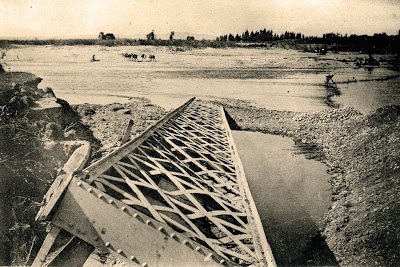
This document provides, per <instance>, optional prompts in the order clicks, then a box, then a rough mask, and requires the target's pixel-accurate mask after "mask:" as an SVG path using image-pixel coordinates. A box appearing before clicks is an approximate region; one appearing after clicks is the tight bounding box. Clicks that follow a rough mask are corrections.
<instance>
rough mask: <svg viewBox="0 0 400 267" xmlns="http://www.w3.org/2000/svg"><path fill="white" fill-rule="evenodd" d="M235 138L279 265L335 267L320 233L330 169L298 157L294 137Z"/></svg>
mask: <svg viewBox="0 0 400 267" xmlns="http://www.w3.org/2000/svg"><path fill="white" fill-rule="evenodd" d="M233 137H234V139H235V143H236V145H237V148H238V151H239V155H240V158H241V160H242V163H243V167H244V170H245V173H246V177H247V181H248V184H249V187H250V190H251V192H252V195H253V198H254V201H255V203H256V206H257V209H258V212H259V214H260V217H261V221H262V224H263V227H264V231H265V233H266V236H267V240H268V242H269V243H270V246H271V248H272V251H273V253H274V256H275V260H276V261H277V263H278V265H335V260H334V257H333V254H332V252H331V251H330V250H329V248H328V247H327V245H326V244H325V241H324V240H323V238H321V236H320V234H319V228H320V227H322V219H323V215H324V213H325V212H327V211H328V208H329V206H330V204H331V194H330V186H329V183H328V179H329V175H328V174H327V172H326V170H327V167H326V165H325V164H323V163H320V162H317V161H313V160H307V159H306V158H305V157H304V156H303V155H299V154H298V153H296V151H295V150H296V148H295V146H294V142H293V141H292V140H291V139H287V138H283V137H280V136H275V135H267V134H262V133H254V132H244V131H234V132H233Z"/></svg>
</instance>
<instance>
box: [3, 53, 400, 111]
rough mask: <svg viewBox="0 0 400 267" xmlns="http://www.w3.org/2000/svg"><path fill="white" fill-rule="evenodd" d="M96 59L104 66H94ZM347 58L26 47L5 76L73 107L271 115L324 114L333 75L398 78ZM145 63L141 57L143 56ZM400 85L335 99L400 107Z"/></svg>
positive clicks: (351, 89) (348, 90) (351, 87)
mask: <svg viewBox="0 0 400 267" xmlns="http://www.w3.org/2000/svg"><path fill="white" fill-rule="evenodd" d="M123 53H136V54H138V55H141V54H146V55H150V54H153V55H155V57H156V59H155V61H154V62H152V61H149V60H148V59H145V60H144V61H141V60H139V62H133V61H132V60H127V59H125V58H124V57H123V56H122V54H123ZM93 55H95V56H96V58H97V59H99V60H100V61H98V62H90V59H91V58H92V56H93ZM365 56H366V55H360V54H352V53H342V54H327V55H324V56H319V55H316V54H313V53H302V52H298V51H294V50H281V49H271V50H266V49H246V48H231V49H212V48H207V49H189V48H186V49H176V48H174V47H153V46H130V47H128V46H127V47H124V46H118V47H100V46H21V47H19V48H16V49H11V50H8V51H7V53H6V57H5V58H4V59H3V61H4V62H5V63H6V66H5V67H6V69H8V70H12V71H26V72H31V73H34V74H36V75H37V76H39V77H41V78H43V81H42V83H41V85H40V86H41V87H51V88H52V89H53V90H54V92H55V93H56V95H57V96H58V97H60V98H63V99H65V100H67V101H68V102H69V103H71V104H78V103H110V102H123V101H127V100H128V99H129V97H146V98H149V99H150V100H151V101H152V102H154V103H156V104H159V105H161V106H163V107H165V108H167V109H171V108H176V107H177V106H179V105H180V104H182V103H183V102H185V101H186V100H187V99H189V98H191V97H193V96H195V97H203V98H215V97H223V98H233V99H241V100H247V101H249V102H251V103H252V104H254V105H256V106H259V107H264V108H267V109H276V110H292V111H306V112H307V111H319V110H322V109H325V108H327V105H326V103H325V100H326V94H327V92H326V88H325V87H324V86H322V84H323V82H324V79H325V76H326V75H327V74H329V73H330V74H335V76H334V80H335V81H348V80H351V79H353V77H354V78H355V79H358V80H365V79H367V80H368V79H377V78H382V77H387V76H393V75H398V74H399V73H398V72H395V71H392V70H390V69H388V68H384V67H383V66H382V67H381V68H376V69H374V70H373V71H368V70H366V69H364V68H359V69H358V68H355V64H354V63H353V62H350V63H349V62H348V61H352V60H353V61H354V60H355V59H356V58H363V57H365ZM139 58H140V57H139ZM399 84H400V78H398V79H394V80H390V81H380V82H377V83H373V84H370V83H368V82H360V83H351V84H343V85H340V86H339V89H341V88H343V90H341V91H342V95H341V96H340V97H339V98H338V99H336V101H337V102H338V103H340V104H341V105H342V106H344V107H348V106H353V107H355V108H358V109H360V110H362V111H370V110H374V109H376V108H377V107H380V106H382V105H386V104H398V103H400V91H399V90H400V89H399V86H396V85H399Z"/></svg>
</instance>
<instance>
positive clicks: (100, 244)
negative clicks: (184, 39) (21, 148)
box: [33, 99, 275, 266]
mask: <svg viewBox="0 0 400 267" xmlns="http://www.w3.org/2000/svg"><path fill="white" fill-rule="evenodd" d="M82 149H83V148H82ZM80 153H81V154H80V156H79V152H78V157H77V158H78V159H79V160H80V161H79V160H78V161H79V162H82V161H83V159H84V158H85V157H84V156H83V154H84V153H83V152H82V150H81V152H80ZM67 165H68V163H67ZM78 165H82V163H79V164H78ZM76 170H79V167H76V168H75V169H74V168H71V167H68V166H67V168H65V170H64V173H63V174H62V175H60V176H59V177H58V178H57V179H56V181H55V182H54V184H53V186H52V188H50V190H49V192H48V193H47V195H46V197H45V205H44V206H43V207H42V209H41V210H40V211H39V213H38V216H37V219H39V220H50V221H51V225H52V228H51V230H50V232H49V234H48V237H47V238H46V240H45V242H44V243H43V245H42V248H41V250H40V251H39V254H38V256H37V257H36V259H35V262H34V264H33V265H35V266H42V265H46V264H48V263H50V265H52V264H53V265H70V264H74V265H82V264H83V263H84V262H85V261H86V259H87V257H88V256H89V255H90V253H91V252H92V251H93V249H94V248H95V247H96V248H98V249H99V250H101V251H105V252H110V253H111V254H113V255H115V256H116V257H118V258H119V259H120V260H122V261H124V262H125V263H126V264H127V265H132V266H237V265H239V266H275V262H274V258H273V256H272V253H271V250H270V247H269V245H268V243H267V241H266V238H265V234H264V231H263V229H262V225H261V221H260V218H259V215H258V213H257V209H256V207H255V204H254V202H253V199H252V197H251V193H250V191H249V188H248V186H247V181H246V177H245V174H244V171H243V167H242V165H241V162H240V159H239V156H238V154H237V151H236V147H235V144H234V142H233V138H232V135H231V132H230V128H229V125H228V123H227V120H226V116H225V112H224V110H223V108H222V107H220V106H217V105H214V104H211V103H208V102H202V101H196V100H194V99H191V100H189V101H188V102H187V103H185V104H184V105H183V106H181V107H180V108H178V109H176V110H174V111H172V112H170V113H169V114H167V115H166V116H165V117H164V118H163V119H161V120H160V121H159V122H157V123H156V124H154V125H153V126H151V127H150V128H149V129H147V130H146V131H145V132H144V133H143V134H142V135H140V136H139V137H137V138H135V139H134V140H131V141H129V142H127V143H126V144H124V145H122V146H121V147H120V148H119V149H118V150H116V151H114V152H113V153H111V154H109V155H107V156H105V157H104V158H102V159H100V160H99V161H98V162H96V163H94V164H92V165H91V166H89V167H87V168H86V169H84V170H83V171H82V172H78V174H77V172H76ZM60 233H62V235H63V236H64V238H65V236H70V238H69V240H68V242H64V243H65V244H63V245H62V246H61V248H58V249H57V250H56V251H54V249H53V251H54V252H53V253H51V251H52V249H51V247H52V246H53V243H55V242H56V239H57V236H60V235H61V234H60ZM56 243H57V242H56ZM49 255H50V256H52V257H49ZM49 258H52V259H49Z"/></svg>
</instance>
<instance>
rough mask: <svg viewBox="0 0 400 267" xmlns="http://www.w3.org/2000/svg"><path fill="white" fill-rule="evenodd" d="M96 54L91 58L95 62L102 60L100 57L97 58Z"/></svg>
mask: <svg viewBox="0 0 400 267" xmlns="http://www.w3.org/2000/svg"><path fill="white" fill-rule="evenodd" d="M95 56H96V55H93V56H92V60H90V61H91V62H94V61H100V59H96V57H95Z"/></svg>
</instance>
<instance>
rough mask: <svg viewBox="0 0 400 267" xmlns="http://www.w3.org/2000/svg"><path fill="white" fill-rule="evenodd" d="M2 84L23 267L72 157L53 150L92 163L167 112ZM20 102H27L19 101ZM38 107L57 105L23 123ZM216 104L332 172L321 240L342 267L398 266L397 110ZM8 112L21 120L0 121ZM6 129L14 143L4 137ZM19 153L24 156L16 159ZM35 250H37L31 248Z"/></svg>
mask: <svg viewBox="0 0 400 267" xmlns="http://www.w3.org/2000/svg"><path fill="white" fill-rule="evenodd" d="M1 75H3V74H1ZM14 76H15V77H14ZM0 79H2V81H3V83H2V86H3V87H2V92H3V93H4V92H8V93H7V94H6V96H7V97H9V99H8V101H5V102H4V103H2V106H3V107H4V108H3V109H2V110H3V113H2V114H1V121H0V123H1V125H0V126H1V129H2V130H4V131H2V135H1V138H2V148H5V149H3V150H2V151H4V152H3V153H2V155H1V156H2V158H1V167H2V168H3V169H4V170H7V172H8V173H11V174H12V176H13V177H14V181H13V182H12V183H11V184H12V186H10V187H9V189H10V190H11V191H7V192H5V193H6V194H8V195H9V196H11V197H10V199H11V200H12V203H11V205H12V206H13V209H14V210H10V209H7V208H5V209H4V210H2V212H3V213H4V212H9V213H14V214H15V215H13V216H14V217H13V219H12V220H11V221H9V222H7V224H5V225H3V226H4V227H9V228H10V227H11V228H12V229H13V230H12V231H11V236H12V238H11V239H10V242H11V245H12V252H13V253H14V254H13V264H14V265H18V264H23V263H25V262H26V257H27V256H29V255H28V253H29V251H30V248H31V247H33V248H34V249H33V251H34V250H35V248H36V246H37V244H40V242H39V241H40V238H41V236H43V229H44V228H43V226H40V225H36V224H35V223H34V222H33V218H34V214H35V212H36V211H37V209H38V207H39V202H40V199H41V196H42V195H43V194H44V192H45V191H46V190H47V188H48V186H49V185H50V184H51V182H52V180H53V179H54V178H55V175H56V170H57V169H58V168H60V166H62V164H63V163H62V162H63V161H65V160H66V158H67V157H68V155H69V153H70V152H69V151H68V149H61V150H62V151H64V152H63V153H61V154H62V155H59V157H56V159H57V160H52V161H49V158H53V159H55V157H54V153H55V151H58V150H60V149H59V148H60V147H58V146H57V144H59V143H60V142H61V141H67V140H69V141H71V140H77V139H84V140H88V141H90V142H92V144H93V145H94V148H95V151H97V153H94V155H93V156H94V157H95V158H97V157H99V156H100V155H103V154H104V153H106V152H109V151H111V150H112V149H114V148H115V147H117V146H119V144H120V141H121V137H122V135H123V132H124V129H125V127H126V125H127V123H128V121H129V119H132V120H133V121H134V127H133V130H132V136H135V135H137V134H140V133H141V132H142V131H143V130H144V129H145V128H146V127H147V126H149V125H150V124H152V123H153V122H155V121H156V120H158V119H159V118H161V116H162V115H163V114H165V111H164V110H163V109H162V108H160V107H157V106H155V105H152V104H151V103H150V102H149V101H147V100H145V99H133V101H132V102H129V103H125V104H117V103H116V104H111V105H93V104H83V105H77V106H74V107H72V108H71V107H70V106H69V105H68V104H67V103H65V102H63V101H60V100H57V99H56V98H55V97H54V96H51V95H50V93H49V92H47V93H45V92H43V91H42V90H40V89H37V83H38V81H37V80H36V82H33V83H29V81H34V80H35V79H37V77H35V76H33V75H30V74H18V75H17V74H9V73H8V74H6V75H5V76H2V77H0ZM16 83H18V84H20V85H18V86H16ZM28 93H29V94H28ZM25 95H29V96H30V97H31V98H32V99H31V100H32V101H29V99H30V98H26V97H25V98H23V97H24V96H25ZM10 96H11V97H10ZM13 96H18V97H17V98H16V99H17V100H18V101H17V100H15V99H14V100H13V101H11V99H12V97H13ZM42 98H46V99H47V98H48V99H53V101H54V102H55V103H57V101H58V104H59V106H58V107H55V108H52V109H43V110H42V111H40V112H39V113H38V114H39V115H36V116H33V117H27V116H26V114H28V113H29V114H31V113H35V112H33V110H34V109H35V107H36V104H35V102H37V101H38V100H40V99H42ZM3 99H5V98H3ZM24 99H25V102H24V101H23V100H24ZM27 99H28V100H27ZM13 103H14V104H13ZM15 103H19V104H18V105H17V106H16V104H15ZM30 103H31V104H30ZM219 103H221V104H223V105H224V106H225V108H226V110H227V111H228V113H229V114H230V115H231V117H232V118H233V119H234V120H235V122H236V123H237V125H238V126H239V127H240V128H241V129H242V130H251V131H261V132H267V133H273V134H279V135H284V136H288V137H291V138H293V139H294V140H296V142H297V143H298V144H300V145H302V146H303V148H304V149H305V151H308V156H309V157H313V158H316V159H318V160H320V161H323V162H325V163H326V164H327V165H328V166H329V167H330V173H331V175H332V179H331V184H332V192H333V201H334V202H333V205H332V207H331V208H330V210H329V211H328V213H327V215H326V226H325V229H323V234H324V236H325V237H326V240H327V243H328V245H329V247H330V249H331V250H332V251H333V253H334V254H335V256H336V258H337V260H338V261H339V263H340V264H341V265H343V266H361V265H362V266H398V265H400V255H399V251H400V247H399V241H398V240H400V230H399V229H400V227H399V221H400V220H399V219H400V213H399V212H398V211H399V210H400V209H399V208H400V207H399V202H398V199H399V196H400V192H399V188H400V187H399V183H400V180H399V176H400V175H399V174H400V171H399V170H400V167H399V159H400V157H399V156H400V155H399V154H400V149H399V146H400V142H399V139H400V134H399V131H398V129H399V124H400V120H399V114H400V107H399V106H392V107H386V108H383V109H380V110H378V111H376V112H375V113H373V114H371V115H368V116H366V115H363V114H361V113H359V112H357V111H356V110H353V109H342V110H336V109H329V110H325V111H321V112H317V113H300V112H288V111H273V110H266V109H259V108H255V107H252V106H249V105H247V104H245V103H243V102H241V101H232V100H221V101H219ZM10 107H12V108H10ZM4 110H6V111H17V112H12V113H10V112H8V113H4ZM60 111H61V113H60ZM40 114H46V116H40ZM56 114H59V115H56ZM60 114H62V116H60ZM65 114H67V115H68V116H65ZM20 126H23V127H20ZM10 129H12V130H13V132H12V133H13V134H14V135H10V134H6V133H8V132H9V130H10ZM7 131H8V132H7ZM26 132H29V133H35V134H26ZM24 133H25V134H24ZM13 136H14V137H13ZM15 137H18V138H15ZM27 137H29V138H27ZM18 149H20V150H24V151H26V153H24V154H23V155H18V158H15V155H16V153H17V152H18V151H20V150H18ZM307 149H308V150H307ZM46 162H47V163H46ZM45 163H46V164H45ZM18 166H20V167H18ZM2 173H6V172H2ZM38 176H40V177H41V179H40V180H38V179H37V177H38ZM2 179H4V177H2ZM16 183H17V185H18V184H19V186H21V187H24V186H26V185H32V184H34V185H35V186H34V187H32V186H31V189H32V190H29V191H28V192H26V191H15V188H17V187H14V185H15V184H16ZM9 204H10V203H9ZM27 211H28V212H27ZM32 216H33V217H32ZM4 227H3V228H4ZM3 230H7V229H3ZM3 232H4V231H3ZM6 232H7V231H6ZM33 241H35V242H33ZM32 243H35V244H34V245H33V246H32ZM31 256H32V255H31Z"/></svg>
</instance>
